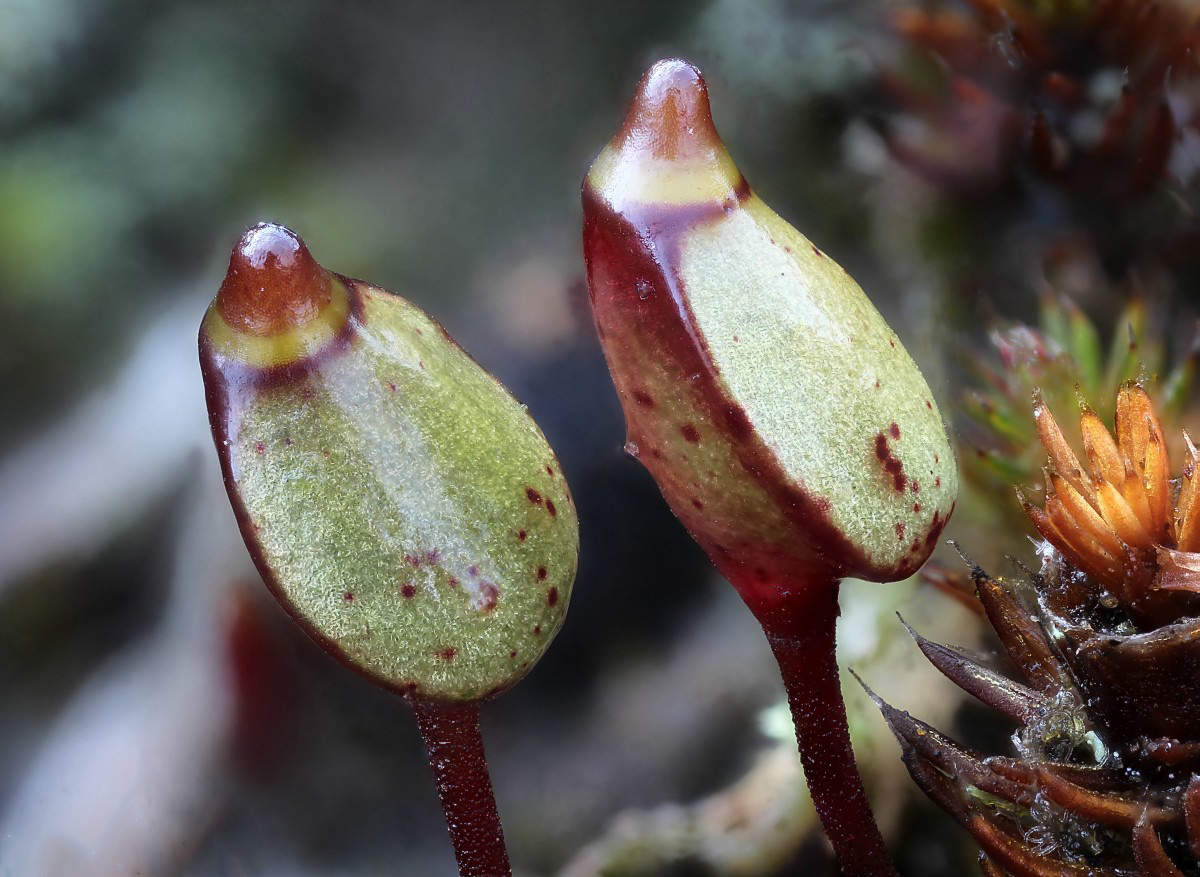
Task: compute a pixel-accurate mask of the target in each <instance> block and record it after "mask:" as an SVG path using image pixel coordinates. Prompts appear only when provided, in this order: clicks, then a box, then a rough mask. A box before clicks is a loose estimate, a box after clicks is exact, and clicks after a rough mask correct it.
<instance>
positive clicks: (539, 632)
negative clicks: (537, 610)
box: [533, 624, 542, 636]
mask: <svg viewBox="0 0 1200 877" xmlns="http://www.w3.org/2000/svg"><path fill="white" fill-rule="evenodd" d="M533 635H534V636H541V635H542V626H541V625H540V624H535V625H534V626H533Z"/></svg>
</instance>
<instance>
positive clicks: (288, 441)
mask: <svg viewBox="0 0 1200 877" xmlns="http://www.w3.org/2000/svg"><path fill="white" fill-rule="evenodd" d="M294 444H295V442H293V441H292V437H291V436H290V435H285V436H284V437H283V445H284V447H287V448H290V447H291V446H292V445H294Z"/></svg>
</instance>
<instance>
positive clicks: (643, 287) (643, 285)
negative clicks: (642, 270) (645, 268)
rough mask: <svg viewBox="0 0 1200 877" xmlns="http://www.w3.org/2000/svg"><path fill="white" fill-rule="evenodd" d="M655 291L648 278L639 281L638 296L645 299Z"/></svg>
mask: <svg viewBox="0 0 1200 877" xmlns="http://www.w3.org/2000/svg"><path fill="white" fill-rule="evenodd" d="M653 292H654V287H652V286H651V285H650V281H648V280H639V281H638V282H637V296H638V298H640V299H642V300H643V301H645V300H646V299H648V298H649V297H650V295H651V294H652V293H653Z"/></svg>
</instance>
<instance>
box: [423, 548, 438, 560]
mask: <svg viewBox="0 0 1200 877" xmlns="http://www.w3.org/2000/svg"><path fill="white" fill-rule="evenodd" d="M441 556H442V552H440V551H438V550H437V549H436V548H430V549H429V550H428V551H426V552H425V562H426V563H437V562H438V560H439V559H440V558H441Z"/></svg>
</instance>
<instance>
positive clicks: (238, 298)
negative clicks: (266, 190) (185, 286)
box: [203, 222, 349, 368]
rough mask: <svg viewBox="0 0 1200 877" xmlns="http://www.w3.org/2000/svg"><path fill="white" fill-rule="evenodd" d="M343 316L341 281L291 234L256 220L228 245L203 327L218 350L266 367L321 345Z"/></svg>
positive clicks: (344, 294)
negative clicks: (224, 267)
mask: <svg viewBox="0 0 1200 877" xmlns="http://www.w3.org/2000/svg"><path fill="white" fill-rule="evenodd" d="M348 317H349V294H348V292H347V290H346V288H345V286H344V285H343V284H342V282H341V281H340V280H338V279H337V278H335V277H334V276H333V275H332V274H330V273H329V272H328V271H326V270H325V269H324V268H322V267H321V266H320V265H319V264H317V261H316V260H315V259H314V258H313V257H312V254H311V253H310V252H309V251H308V247H306V246H305V245H304V241H302V240H301V239H300V237H299V236H298V235H297V234H296V233H295V232H293V231H291V230H290V229H288V228H285V227H284V226H282V225H276V224H274V223H269V222H262V223H259V224H258V225H255V226H253V227H252V228H250V229H248V230H247V231H246V232H245V233H244V234H243V235H242V236H241V238H239V239H238V242H237V244H236V245H235V246H234V248H233V252H232V254H231V255H230V257H229V270H228V272H227V273H226V275H225V280H224V281H223V282H222V283H221V288H220V289H219V290H218V291H217V297H216V299H215V300H214V301H213V303H212V305H211V306H210V307H209V310H208V313H207V314H206V316H205V319H204V326H203V331H204V333H205V334H206V336H207V338H208V340H209V342H210V343H211V344H212V345H213V347H214V349H215V351H216V352H218V353H220V354H222V355H224V356H226V357H228V358H230V359H232V360H234V361H236V362H238V363H239V364H242V365H249V366H255V367H260V368H269V367H275V366H286V365H290V364H293V363H295V362H297V361H299V360H301V359H303V358H305V357H306V356H309V355H311V354H313V353H315V352H316V351H318V350H320V349H321V348H322V347H323V346H325V345H326V344H328V343H329V341H330V340H332V339H333V338H334V337H335V336H336V335H337V334H338V333H339V332H340V331H341V330H342V329H343V328H344V327H345V324H346V321H347V319H348Z"/></svg>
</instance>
